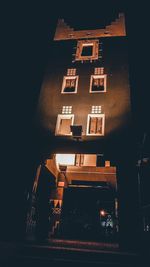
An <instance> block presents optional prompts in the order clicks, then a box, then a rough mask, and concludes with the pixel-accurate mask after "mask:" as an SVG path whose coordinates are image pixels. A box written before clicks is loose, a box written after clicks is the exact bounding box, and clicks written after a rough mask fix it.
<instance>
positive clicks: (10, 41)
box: [1, 0, 150, 217]
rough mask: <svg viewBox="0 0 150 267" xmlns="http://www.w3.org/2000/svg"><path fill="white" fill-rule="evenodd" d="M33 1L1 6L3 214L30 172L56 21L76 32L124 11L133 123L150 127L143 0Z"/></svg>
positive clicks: (139, 129)
mask: <svg viewBox="0 0 150 267" xmlns="http://www.w3.org/2000/svg"><path fill="white" fill-rule="evenodd" d="M18 2H19V1H18ZM31 2H32V3H31ZM37 2H38V1H30V2H28V3H27V1H24V2H22V1H20V2H19V3H12V4H10V3H9V2H7V3H6V5H5V11H6V12H5V15H4V18H3V26H4V38H3V40H4V50H3V51H2V52H3V56H4V65H3V66H4V68H3V69H4V72H5V76H4V77H5V81H4V87H2V93H4V96H3V97H2V98H1V101H2V108H3V112H2V114H3V115H4V116H3V117H4V126H3V132H4V138H3V139H2V141H3V144H4V153H3V154H2V155H3V161H4V163H3V167H4V175H3V178H2V179H3V180H2V181H3V184H4V186H2V191H3V192H4V198H3V200H4V202H5V204H6V206H5V210H7V208H8V207H9V203H10V201H12V202H11V203H12V206H15V204H16V203H17V202H18V199H21V196H22V192H23V190H24V189H23V188H24V184H25V183H26V181H27V180H28V181H29V179H30V177H32V175H33V173H34V163H35V161H36V153H37V151H38V146H37V140H38V137H37V130H36V129H35V127H34V123H33V121H34V116H35V113H36V106H37V101H38V97H39V93H40V87H41V83H42V78H43V74H44V71H45V69H46V65H47V63H48V62H47V59H48V55H49V53H50V45H51V42H52V39H53V36H54V32H55V27H56V23H57V20H58V18H64V19H65V21H66V22H67V23H68V24H69V25H70V26H72V27H73V28H75V29H79V28H81V27H82V28H90V27H91V28H92V27H95V26H96V27H97V26H98V24H99V23H101V26H103V24H105V23H107V24H108V23H109V22H110V21H111V20H112V19H115V17H116V14H117V13H118V12H119V11H121V12H122V11H123V12H125V14H126V22H127V32H128V36H129V63H130V81H131V91H132V108H133V121H134V123H135V129H136V131H137V133H142V132H143V131H145V130H149V124H150V123H149V121H150V120H149V106H150V105H149V98H148V96H149V90H150V88H149V40H148V39H149V17H150V15H149V7H148V5H146V4H145V3H144V1H133V2H135V3H132V1H130V2H131V3H130V2H128V1H125V2H124V1H106V0H103V1H101V0H99V1H68V3H66V2H64V1H55V3H52V1H50V0H49V1H40V3H37ZM138 2H139V3H138ZM99 25H100V24H99ZM3 88H5V90H4V89H3ZM137 136H138V134H137ZM29 174H30V175H29ZM4 177H6V178H4ZM20 188H21V190H20ZM18 192H20V193H18ZM7 200H8V201H7ZM7 202H8V207H7ZM20 203H21V202H20ZM20 205H21V204H20ZM18 208H19V207H18ZM5 212H6V211H5ZM13 212H14V210H11V211H10V214H9V217H11V216H13ZM11 213H12V214H11ZM16 214H17V210H16ZM6 217H8V214H7V212H6Z"/></svg>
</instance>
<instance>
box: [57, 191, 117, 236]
mask: <svg viewBox="0 0 150 267" xmlns="http://www.w3.org/2000/svg"><path fill="white" fill-rule="evenodd" d="M117 227H118V222H117V217H116V210H115V196H114V192H112V191H111V190H110V188H109V187H108V186H97V187H96V186H95V187H94V186H93V187H92V186H91V187H90V186H89V187H88V186H83V187H81V186H74V187H73V186H70V187H68V188H66V189H65V190H64V197H63V206H62V213H61V218H60V227H59V235H60V237H63V238H68V239H81V240H95V241H102V240H106V239H107V241H112V240H116V238H117V230H118V228H117Z"/></svg>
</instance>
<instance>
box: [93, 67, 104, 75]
mask: <svg viewBox="0 0 150 267" xmlns="http://www.w3.org/2000/svg"><path fill="white" fill-rule="evenodd" d="M94 74H95V75H98V74H100V75H102V74H104V68H102V67H101V68H95V69H94Z"/></svg>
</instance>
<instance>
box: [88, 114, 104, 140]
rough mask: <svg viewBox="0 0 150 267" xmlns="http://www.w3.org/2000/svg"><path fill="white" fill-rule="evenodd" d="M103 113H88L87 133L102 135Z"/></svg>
mask: <svg viewBox="0 0 150 267" xmlns="http://www.w3.org/2000/svg"><path fill="white" fill-rule="evenodd" d="M104 119H105V115H104V114H88V121H87V135H104Z"/></svg>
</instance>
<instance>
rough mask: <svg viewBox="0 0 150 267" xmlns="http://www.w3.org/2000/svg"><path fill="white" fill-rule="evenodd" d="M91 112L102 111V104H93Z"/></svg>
mask: <svg viewBox="0 0 150 267" xmlns="http://www.w3.org/2000/svg"><path fill="white" fill-rule="evenodd" d="M91 113H101V106H92V110H91Z"/></svg>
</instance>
